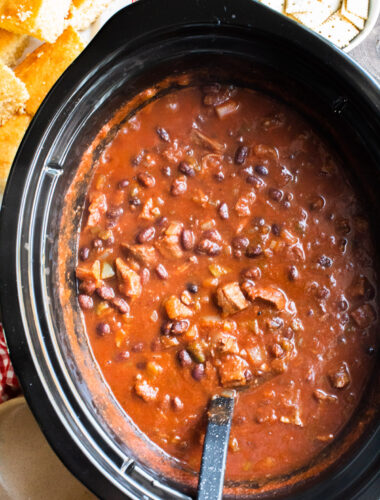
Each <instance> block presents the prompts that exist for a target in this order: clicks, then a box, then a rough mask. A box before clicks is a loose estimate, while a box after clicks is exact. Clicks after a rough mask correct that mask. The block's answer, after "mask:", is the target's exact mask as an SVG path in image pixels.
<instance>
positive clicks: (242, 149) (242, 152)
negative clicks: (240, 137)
mask: <svg viewBox="0 0 380 500" xmlns="http://www.w3.org/2000/svg"><path fill="white" fill-rule="evenodd" d="M248 151H249V148H248V146H239V147H238V148H237V150H236V152H235V163H236V164H237V165H243V163H244V162H245V160H246V159H247V156H248Z"/></svg>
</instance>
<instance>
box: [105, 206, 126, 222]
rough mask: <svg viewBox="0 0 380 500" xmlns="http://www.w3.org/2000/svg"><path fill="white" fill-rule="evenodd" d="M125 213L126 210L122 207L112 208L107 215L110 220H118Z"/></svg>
mask: <svg viewBox="0 0 380 500" xmlns="http://www.w3.org/2000/svg"><path fill="white" fill-rule="evenodd" d="M123 213H124V210H123V209H122V208H121V207H110V208H109V209H108V210H107V213H106V215H107V217H108V218H109V219H118V218H119V217H121V216H122V215H123Z"/></svg>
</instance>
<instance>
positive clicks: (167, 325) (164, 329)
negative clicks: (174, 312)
mask: <svg viewBox="0 0 380 500" xmlns="http://www.w3.org/2000/svg"><path fill="white" fill-rule="evenodd" d="M172 326H173V322H172V321H165V322H164V323H162V325H161V335H170V332H171V329H172Z"/></svg>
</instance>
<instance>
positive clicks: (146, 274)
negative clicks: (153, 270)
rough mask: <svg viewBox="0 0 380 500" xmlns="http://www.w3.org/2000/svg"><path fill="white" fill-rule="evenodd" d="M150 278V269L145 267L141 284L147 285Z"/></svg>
mask: <svg viewBox="0 0 380 500" xmlns="http://www.w3.org/2000/svg"><path fill="white" fill-rule="evenodd" d="M149 278H150V271H149V269H148V268H147V267H144V269H142V270H141V273H140V281H141V284H142V285H146V284H147V283H148V281H149Z"/></svg>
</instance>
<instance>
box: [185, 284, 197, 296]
mask: <svg viewBox="0 0 380 500" xmlns="http://www.w3.org/2000/svg"><path fill="white" fill-rule="evenodd" d="M186 288H187V290H188V291H189V292H190V293H193V294H195V293H198V290H199V287H198V285H196V284H195V283H188V284H187V286H186Z"/></svg>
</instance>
